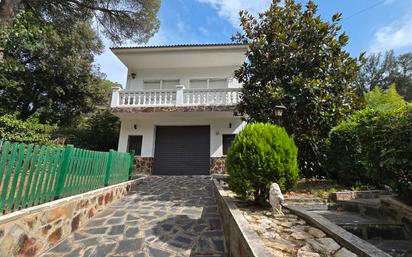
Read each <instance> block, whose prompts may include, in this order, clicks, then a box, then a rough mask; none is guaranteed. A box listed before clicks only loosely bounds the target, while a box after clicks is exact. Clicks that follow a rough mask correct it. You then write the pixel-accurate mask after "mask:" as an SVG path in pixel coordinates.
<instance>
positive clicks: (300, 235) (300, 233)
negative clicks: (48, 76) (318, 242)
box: [290, 231, 313, 240]
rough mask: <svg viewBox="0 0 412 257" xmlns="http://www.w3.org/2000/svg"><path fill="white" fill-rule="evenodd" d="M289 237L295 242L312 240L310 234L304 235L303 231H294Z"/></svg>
mask: <svg viewBox="0 0 412 257" xmlns="http://www.w3.org/2000/svg"><path fill="white" fill-rule="evenodd" d="M290 236H291V237H293V238H294V239H297V240H306V239H311V238H313V236H312V235H311V234H309V233H306V232H304V231H295V232H293V233H292V234H290Z"/></svg>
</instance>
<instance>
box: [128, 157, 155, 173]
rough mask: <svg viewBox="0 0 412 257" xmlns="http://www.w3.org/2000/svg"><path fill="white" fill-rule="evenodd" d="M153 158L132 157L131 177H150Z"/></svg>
mask: <svg viewBox="0 0 412 257" xmlns="http://www.w3.org/2000/svg"><path fill="white" fill-rule="evenodd" d="M153 159H154V158H153V157H140V156H135V157H134V163H133V176H134V177H136V176H141V175H151V174H152V172H153Z"/></svg>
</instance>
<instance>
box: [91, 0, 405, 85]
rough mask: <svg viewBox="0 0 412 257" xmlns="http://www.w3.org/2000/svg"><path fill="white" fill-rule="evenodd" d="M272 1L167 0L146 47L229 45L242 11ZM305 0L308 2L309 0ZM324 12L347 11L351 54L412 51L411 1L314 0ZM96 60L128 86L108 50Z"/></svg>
mask: <svg viewBox="0 0 412 257" xmlns="http://www.w3.org/2000/svg"><path fill="white" fill-rule="evenodd" d="M270 2H271V1H270V0H162V1H161V8H160V11H159V13H158V18H159V20H160V23H161V24H160V30H159V32H158V33H157V34H156V35H155V36H154V37H153V38H151V39H150V41H149V42H148V44H147V45H168V44H182V43H183V44H191V43H225V42H230V37H231V36H232V35H233V34H235V33H236V31H238V30H240V27H239V18H238V12H239V10H243V9H245V10H248V11H250V12H251V13H253V14H256V13H258V12H260V11H264V10H266V9H267V7H268V6H269V4H270ZM300 2H302V3H305V2H306V1H305V0H301V1H300ZM315 2H316V3H317V4H318V8H319V14H320V15H321V16H322V18H323V19H327V20H330V17H331V16H332V15H333V14H334V13H336V12H342V13H343V19H342V21H341V25H342V31H345V32H346V33H347V34H348V35H349V37H350V40H349V44H348V46H347V48H346V50H347V51H349V52H350V53H351V55H352V56H358V55H359V53H361V52H379V51H386V50H390V49H393V50H395V52H396V53H397V54H399V53H404V52H412V0H315ZM110 46H111V45H110V43H108V42H106V50H105V52H104V53H103V54H102V55H100V56H98V57H97V58H96V64H97V65H99V66H100V69H101V71H102V72H104V73H105V74H106V75H107V78H108V79H110V80H112V81H115V82H119V83H121V84H123V85H124V84H125V82H126V73H127V69H126V67H125V66H124V65H123V64H122V63H121V62H120V61H119V60H118V59H117V58H116V57H115V56H114V55H113V54H112V53H111V51H110V50H109V47H110Z"/></svg>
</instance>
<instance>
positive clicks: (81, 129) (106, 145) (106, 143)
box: [57, 109, 120, 151]
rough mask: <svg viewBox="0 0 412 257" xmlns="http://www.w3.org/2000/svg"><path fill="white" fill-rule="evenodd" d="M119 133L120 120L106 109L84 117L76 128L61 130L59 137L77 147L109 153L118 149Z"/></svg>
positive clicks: (58, 133)
mask: <svg viewBox="0 0 412 257" xmlns="http://www.w3.org/2000/svg"><path fill="white" fill-rule="evenodd" d="M119 132H120V121H119V118H117V117H116V116H114V115H113V114H111V113H110V110H108V109H104V110H99V111H96V112H95V113H93V114H90V115H88V116H85V117H83V118H82V120H81V121H79V122H78V123H77V125H76V126H73V125H72V126H70V127H63V128H61V129H60V130H59V131H58V132H57V136H58V137H62V138H65V139H66V142H65V143H67V144H72V145H74V146H76V147H80V148H86V149H90V150H99V151H108V150H110V149H117V145H118V139H119Z"/></svg>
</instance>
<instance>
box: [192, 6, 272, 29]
mask: <svg viewBox="0 0 412 257" xmlns="http://www.w3.org/2000/svg"><path fill="white" fill-rule="evenodd" d="M197 1H198V2H200V3H205V4H210V5H212V6H213V8H215V9H217V10H218V13H219V16H221V17H223V18H225V19H227V20H229V21H230V23H232V25H233V26H234V27H236V28H237V27H239V23H240V20H239V11H240V10H247V11H249V12H250V13H252V14H257V13H258V12H262V11H264V10H266V9H267V8H268V7H269V5H270V3H271V2H272V1H271V0H197Z"/></svg>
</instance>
